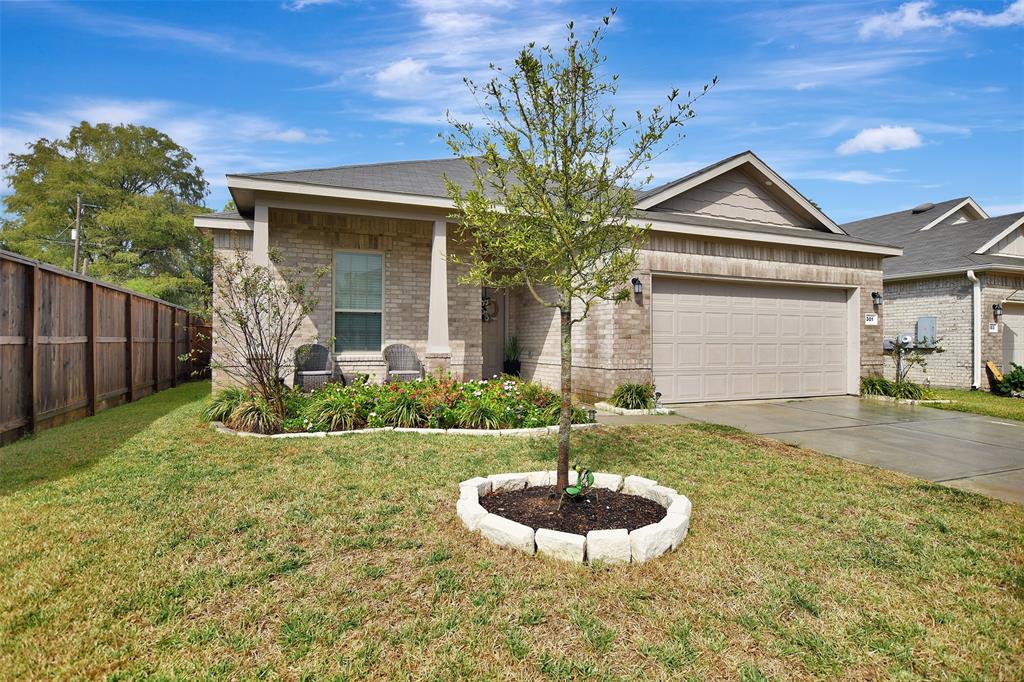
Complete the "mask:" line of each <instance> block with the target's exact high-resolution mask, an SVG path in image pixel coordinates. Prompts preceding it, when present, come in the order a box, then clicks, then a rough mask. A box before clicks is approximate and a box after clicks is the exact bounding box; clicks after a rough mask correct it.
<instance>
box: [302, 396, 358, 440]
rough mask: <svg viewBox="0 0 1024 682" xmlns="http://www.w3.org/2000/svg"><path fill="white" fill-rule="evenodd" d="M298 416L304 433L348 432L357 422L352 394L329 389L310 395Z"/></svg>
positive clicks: (355, 406) (355, 405) (354, 397)
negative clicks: (300, 418)
mask: <svg viewBox="0 0 1024 682" xmlns="http://www.w3.org/2000/svg"><path fill="white" fill-rule="evenodd" d="M300 414H301V417H302V422H301V426H302V430H304V431H349V430H351V429H354V428H355V427H356V423H357V421H359V410H358V405H357V403H356V396H355V394H354V392H352V391H344V390H337V389H334V388H331V387H328V388H325V389H324V390H321V391H317V392H315V393H314V394H312V395H310V396H309V398H307V400H306V403H305V405H303V407H302V410H301V413H300Z"/></svg>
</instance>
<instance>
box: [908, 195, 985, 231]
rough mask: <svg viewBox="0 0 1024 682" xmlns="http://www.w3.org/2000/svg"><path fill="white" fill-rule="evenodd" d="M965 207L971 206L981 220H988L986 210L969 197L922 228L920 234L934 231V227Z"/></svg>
mask: <svg viewBox="0 0 1024 682" xmlns="http://www.w3.org/2000/svg"><path fill="white" fill-rule="evenodd" d="M965 206H970V207H971V208H973V209H974V210H975V211H977V212H978V215H980V216H981V218H980V219H981V220H984V219H986V218H988V213H985V209H983V208H982V207H981V206H979V205H978V202H976V201H975V200H974V199H972V198H970V197H967V198H966V199H964V200H963V201H961V202H960V203H959V204H957V205H956V206H954V207H953V208H951V209H949V210H948V211H946V212H945V213H943V214H942V215H940V216H939V217H938V218H936V219H935V220H933V221H931V222H930V223H928V224H927V225H925V226H924V227H922V228H921V229H920V230H918V231H919V232H924V231H925V230H930V229H932V228H933V227H935V226H936V225H938V224H939V223H941V222H942V221H943V220H945V219H946V218H948V217H949V216H951V215H953V214H954V213H956V212H957V211H959V210H960V209H962V208H964V207H965Z"/></svg>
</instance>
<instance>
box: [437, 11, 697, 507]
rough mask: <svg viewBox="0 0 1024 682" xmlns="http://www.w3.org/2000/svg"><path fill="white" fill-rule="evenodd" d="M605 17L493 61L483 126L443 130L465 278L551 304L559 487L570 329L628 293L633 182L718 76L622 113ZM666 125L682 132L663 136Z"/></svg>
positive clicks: (637, 232)
mask: <svg viewBox="0 0 1024 682" xmlns="http://www.w3.org/2000/svg"><path fill="white" fill-rule="evenodd" d="M612 14H613V15H614V11H613V12H612ZM609 20H610V17H605V18H604V20H603V23H602V25H600V26H599V27H598V28H597V29H596V30H594V31H593V32H592V33H591V34H590V35H589V37H588V38H587V39H586V40H585V41H581V40H580V39H579V38H578V37H577V36H576V33H575V31H574V29H573V24H571V23H570V24H569V25H568V35H567V37H566V43H565V47H564V50H563V51H562V52H561V53H559V54H556V53H555V51H554V50H553V49H552V48H551V47H549V46H544V47H537V46H536V45H535V44H533V43H531V44H530V45H528V46H526V47H525V48H523V50H522V51H521V52H520V53H519V56H518V58H517V59H516V61H515V68H514V69H513V70H511V71H509V72H505V71H503V70H502V68H501V67H498V66H494V65H491V69H492V71H493V72H495V75H494V77H493V78H492V79H491V80H489V81H488V82H487V83H485V84H483V85H477V84H476V83H474V82H472V81H470V80H468V79H467V80H466V83H467V85H468V86H469V87H470V89H471V91H472V93H473V95H474V96H475V97H476V98H477V99H478V101H480V102H481V104H482V109H483V118H484V123H483V124H482V125H480V126H476V125H474V124H473V123H470V122H460V121H457V120H454V119H453V118H452V117H451V116H450V115H449V122H450V123H451V125H452V126H453V127H454V132H453V133H451V134H450V135H448V136H447V138H446V141H447V142H448V145H449V146H450V147H451V149H452V151H453V152H454V153H455V154H456V155H457V156H459V157H461V158H462V159H464V160H465V161H466V163H467V164H469V166H470V168H471V169H472V171H473V175H474V181H473V183H472V186H470V187H468V188H464V187H460V186H458V185H457V184H455V183H453V182H451V181H448V190H449V194H450V195H451V197H452V199H453V201H454V202H455V205H456V208H457V209H458V219H459V220H460V221H461V222H462V225H463V227H464V229H465V231H466V233H467V234H466V237H467V241H468V243H469V244H470V247H469V248H470V253H469V257H468V258H467V261H468V263H469V265H470V269H469V272H468V274H467V275H466V276H465V277H464V281H467V282H471V283H474V284H480V285H483V286H491V287H511V286H523V287H526V288H527V289H528V290H529V291H530V293H531V294H532V295H533V297H534V298H535V299H536V301H537V302H538V303H539V304H540V305H543V306H546V307H549V308H554V309H557V311H558V315H559V320H560V329H561V392H562V406H561V408H562V409H561V419H560V424H559V432H558V480H557V486H558V489H559V490H564V489H565V487H566V486H567V485H568V468H569V434H570V426H571V406H572V402H571V400H572V330H573V326H574V325H576V324H578V323H579V322H581V321H582V320H584V319H586V317H587V315H588V314H589V312H590V309H591V307H592V306H593V305H594V304H595V303H598V302H601V301H621V300H624V299H625V298H626V297H628V295H629V291H630V289H629V288H628V282H629V279H630V277H631V275H632V273H633V272H634V271H635V270H636V268H637V267H638V264H639V251H640V249H641V248H642V247H643V246H644V245H645V244H646V241H647V228H646V227H645V226H643V225H637V224H636V223H635V221H633V220H632V217H633V212H634V208H633V207H634V204H635V199H634V190H635V189H637V188H639V186H641V185H643V184H646V183H649V182H650V181H651V180H652V178H651V177H650V174H649V170H648V164H649V163H650V161H651V160H652V159H653V158H654V156H655V154H656V153H660V152H661V151H663V150H664V149H665V148H667V147H668V146H669V145H670V144H671V143H672V142H673V141H678V139H680V138H681V130H677V131H674V129H681V127H682V125H683V123H684V122H685V121H686V120H688V119H689V118H692V117H693V115H694V112H693V109H692V106H691V105H692V104H693V102H694V101H695V100H696V99H698V98H699V97H701V96H703V95H704V94H705V93H706V92H707V91H708V88H709V87H710V85H713V84H714V83H715V82H716V80H712V82H711V84H710V85H705V86H704V88H703V90H701V91H700V92H699V93H698V94H697V95H696V96H694V95H692V94H691V93H687V97H686V98H685V101H684V100H681V98H680V97H679V92H678V91H677V90H673V91H672V92H671V93H670V94H669V96H668V102H667V103H666V104H665V105H662V106H656V107H654V108H653V109H652V110H651V111H650V112H649V113H647V114H644V113H642V112H640V111H636V112H634V113H633V115H631V116H630V117H629V118H628V119H624V120H620V119H619V117H618V116H617V115H616V110H615V107H614V104H613V101H612V100H613V99H614V96H615V94H616V90H617V83H618V76H616V75H605V74H603V73H602V68H603V66H604V64H605V57H603V56H602V55H601V53H600V50H599V48H600V44H601V41H602V38H603V37H604V33H605V31H606V30H607V26H608V23H609ZM673 132H679V136H678V137H676V138H674V140H669V139H667V136H668V135H669V134H670V133H673Z"/></svg>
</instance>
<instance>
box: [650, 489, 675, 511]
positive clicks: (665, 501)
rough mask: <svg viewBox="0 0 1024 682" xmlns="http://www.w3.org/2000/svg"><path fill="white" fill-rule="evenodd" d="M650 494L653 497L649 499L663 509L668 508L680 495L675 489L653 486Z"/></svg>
mask: <svg viewBox="0 0 1024 682" xmlns="http://www.w3.org/2000/svg"><path fill="white" fill-rule="evenodd" d="M650 492H651V496H650V497H648V498H647V499H649V500H654V501H655V502H657V503H658V504H660V505H661V506H662V507H668V506H669V505H670V504H672V501H673V500H674V499H675V497H676V496H677V495H678V494H679V493H677V492H676V489H675V488H669V487H668V486H664V485H656V486H652V487H651V489H650Z"/></svg>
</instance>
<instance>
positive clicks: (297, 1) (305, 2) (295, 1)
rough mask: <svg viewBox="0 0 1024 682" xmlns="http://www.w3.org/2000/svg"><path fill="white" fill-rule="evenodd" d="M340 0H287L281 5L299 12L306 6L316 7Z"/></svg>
mask: <svg viewBox="0 0 1024 682" xmlns="http://www.w3.org/2000/svg"><path fill="white" fill-rule="evenodd" d="M339 1H340V0H289V1H288V2H284V3H282V4H281V7H282V8H284V9H286V10H288V11H290V12H301V11H302V10H304V9H306V8H307V7H318V6H320V5H336V4H338V2H339Z"/></svg>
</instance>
